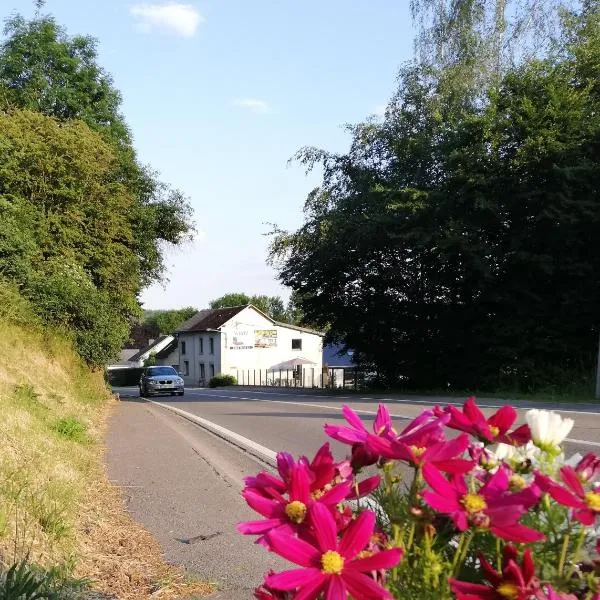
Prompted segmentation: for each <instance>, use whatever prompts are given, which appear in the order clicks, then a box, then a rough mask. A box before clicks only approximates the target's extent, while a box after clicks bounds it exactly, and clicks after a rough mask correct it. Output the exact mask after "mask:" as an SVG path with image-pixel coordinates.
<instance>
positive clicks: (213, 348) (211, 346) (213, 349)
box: [208, 338, 215, 354]
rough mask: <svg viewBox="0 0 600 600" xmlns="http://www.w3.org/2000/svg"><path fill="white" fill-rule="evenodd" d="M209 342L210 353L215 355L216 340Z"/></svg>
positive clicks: (211, 339) (212, 339)
mask: <svg viewBox="0 0 600 600" xmlns="http://www.w3.org/2000/svg"><path fill="white" fill-rule="evenodd" d="M208 341H209V344H210V353H211V354H214V353H215V338H210V339H209V340H208Z"/></svg>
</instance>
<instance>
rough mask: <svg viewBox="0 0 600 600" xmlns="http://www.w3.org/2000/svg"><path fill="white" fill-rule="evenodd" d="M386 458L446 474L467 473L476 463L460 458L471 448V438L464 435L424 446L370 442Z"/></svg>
mask: <svg viewBox="0 0 600 600" xmlns="http://www.w3.org/2000/svg"><path fill="white" fill-rule="evenodd" d="M370 444H371V446H372V447H373V448H376V449H377V450H378V451H379V452H380V453H381V456H383V457H384V458H390V459H396V460H403V461H406V462H408V463H410V464H411V465H413V466H415V467H422V466H423V465H424V464H426V463H429V464H432V465H434V466H435V467H437V468H438V469H439V470H440V471H444V472H446V473H459V474H463V473H467V472H468V471H470V470H471V469H472V468H473V467H474V466H475V464H476V463H475V461H472V460H465V459H463V458H460V456H462V454H463V453H464V451H465V450H466V449H467V448H468V446H469V436H468V435H466V434H462V435H460V436H458V437H457V438H454V439H452V440H450V441H441V442H434V443H427V442H425V445H423V446H417V445H416V444H413V445H411V446H409V445H408V444H405V443H404V442H400V441H398V440H392V441H390V440H386V439H383V438H379V439H373V440H371V442H370Z"/></svg>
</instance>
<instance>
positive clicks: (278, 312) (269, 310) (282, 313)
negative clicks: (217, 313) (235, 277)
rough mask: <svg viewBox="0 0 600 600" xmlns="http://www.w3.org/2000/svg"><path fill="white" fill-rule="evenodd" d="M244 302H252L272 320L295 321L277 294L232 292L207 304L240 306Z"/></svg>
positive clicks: (215, 306) (213, 306) (217, 306)
mask: <svg viewBox="0 0 600 600" xmlns="http://www.w3.org/2000/svg"><path fill="white" fill-rule="evenodd" d="M244 304H252V305H253V306H255V307H256V308H258V310H260V311H262V312H264V313H265V314H266V315H268V316H269V317H271V318H272V319H273V320H274V321H281V322H282V323H295V321H293V320H292V319H293V315H291V314H290V313H289V312H288V310H287V308H286V306H285V303H284V301H283V300H282V299H281V298H280V297H279V296H267V295H264V294H256V295H254V296H248V294H244V293H242V292H232V293H229V294H225V295H223V296H221V297H220V298H215V299H214V300H211V301H210V303H209V306H210V307H211V308H222V307H224V306H242V305H244Z"/></svg>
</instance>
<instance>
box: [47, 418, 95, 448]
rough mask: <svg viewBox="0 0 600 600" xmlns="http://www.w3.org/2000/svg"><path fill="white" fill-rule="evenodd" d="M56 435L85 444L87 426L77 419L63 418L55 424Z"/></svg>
mask: <svg viewBox="0 0 600 600" xmlns="http://www.w3.org/2000/svg"><path fill="white" fill-rule="evenodd" d="M54 428H55V430H56V431H57V433H59V434H60V435H62V436H63V437H65V438H67V439H68V440H72V441H73V442H80V443H85V442H87V441H88V437H87V426H86V425H85V423H82V422H81V421H80V420H79V419H78V418H77V417H64V418H62V419H59V420H58V421H57V422H56V425H55V427H54Z"/></svg>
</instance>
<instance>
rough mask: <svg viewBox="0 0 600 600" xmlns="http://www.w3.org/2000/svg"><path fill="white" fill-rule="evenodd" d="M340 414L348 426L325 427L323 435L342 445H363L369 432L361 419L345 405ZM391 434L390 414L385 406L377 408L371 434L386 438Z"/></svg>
mask: <svg viewBox="0 0 600 600" xmlns="http://www.w3.org/2000/svg"><path fill="white" fill-rule="evenodd" d="M342 413H343V415H344V417H345V418H346V421H348V424H349V425H350V426H349V427H347V426H346V425H325V426H324V429H325V433H326V434H327V435H328V436H329V437H332V438H333V439H334V440H337V441H338V442H342V443H343V444H351V445H353V444H364V443H365V442H366V441H367V438H368V436H369V431H368V430H367V428H366V427H365V425H364V423H363V422H362V420H361V418H360V417H359V416H358V415H357V414H356V413H355V412H354V411H353V410H352V409H351V408H350V407H349V406H347V405H345V404H344V406H343V407H342ZM389 432H392V435H393V427H392V419H391V417H390V412H389V410H388V409H387V407H386V406H385V404H380V405H379V406H378V407H377V416H376V417H375V421H373V433H374V434H375V435H378V436H379V435H382V436H386V435H388V434H389Z"/></svg>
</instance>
